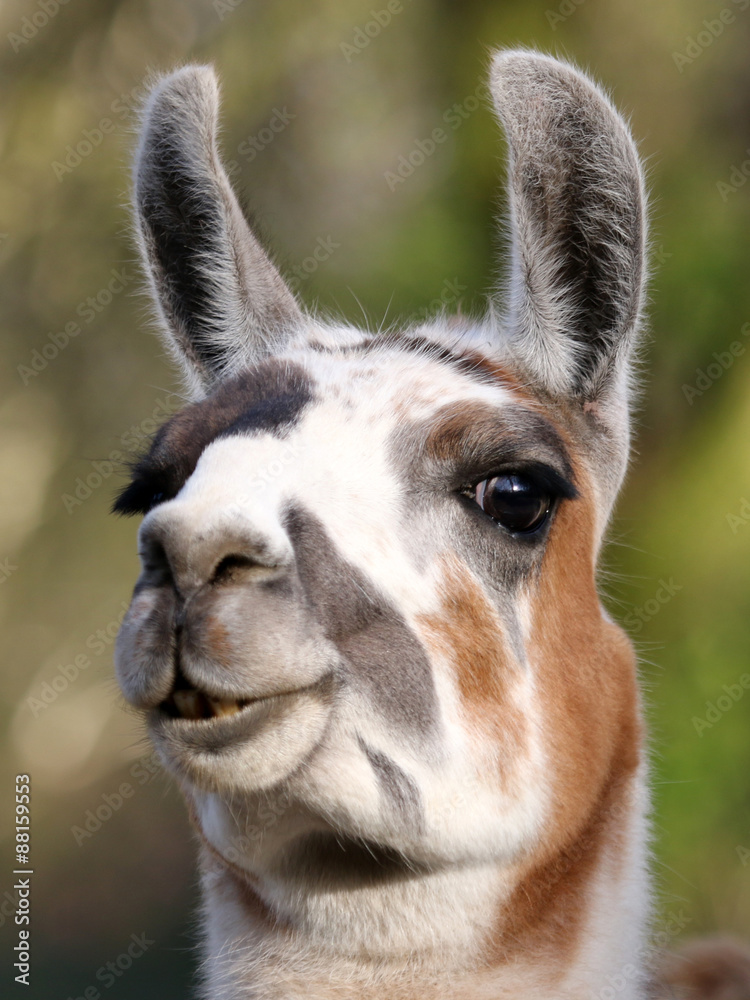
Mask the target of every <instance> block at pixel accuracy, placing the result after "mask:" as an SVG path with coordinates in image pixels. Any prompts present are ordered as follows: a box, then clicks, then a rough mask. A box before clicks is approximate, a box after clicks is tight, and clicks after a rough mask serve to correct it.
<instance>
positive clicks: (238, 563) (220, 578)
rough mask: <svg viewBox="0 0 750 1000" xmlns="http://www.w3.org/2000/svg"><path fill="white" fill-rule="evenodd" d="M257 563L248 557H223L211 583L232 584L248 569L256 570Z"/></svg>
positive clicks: (235, 555) (233, 554)
mask: <svg viewBox="0 0 750 1000" xmlns="http://www.w3.org/2000/svg"><path fill="white" fill-rule="evenodd" d="M257 568H258V563H257V562H256V561H255V560H254V559H251V558H250V557H249V556H243V555H239V554H237V553H230V555H228V556H224V558H223V559H222V560H221V562H220V563H219V564H218V565H217V567H216V569H215V570H214V572H213V576H212V577H211V582H212V583H232V582H234V581H235V580H237V579H238V578H239V577H240V576H243V575H244V574H245V573H246V571H247V570H249V569H257Z"/></svg>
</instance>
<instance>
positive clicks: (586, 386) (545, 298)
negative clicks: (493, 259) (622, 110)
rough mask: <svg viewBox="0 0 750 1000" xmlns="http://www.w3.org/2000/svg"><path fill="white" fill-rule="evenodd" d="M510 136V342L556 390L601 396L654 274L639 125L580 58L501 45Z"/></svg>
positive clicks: (499, 89)
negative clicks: (635, 131) (583, 68)
mask: <svg viewBox="0 0 750 1000" xmlns="http://www.w3.org/2000/svg"><path fill="white" fill-rule="evenodd" d="M491 89H492V95H493V98H494V102H495V106H496V110H497V114H498V116H499V118H500V121H501V123H502V125H503V128H504V130H505V133H506V136H507V139H508V145H509V151H510V152H509V165H508V185H509V201H510V218H511V230H512V258H511V268H510V276H509V289H508V316H507V320H508V331H509V333H508V336H509V347H510V350H511V352H512V354H513V357H514V358H515V360H516V362H517V363H518V364H519V365H520V366H521V368H522V369H523V370H524V372H525V373H526V375H527V376H528V377H529V379H530V380H531V381H532V382H533V383H534V384H536V385H537V386H539V387H540V388H542V389H543V390H545V391H547V392H549V393H551V394H552V395H554V396H562V397H566V396H567V397H574V398H578V399H580V400H583V401H592V400H596V399H598V398H599V397H600V396H601V395H602V393H603V391H604V390H605V388H606V387H607V386H608V385H609V383H610V382H612V381H617V382H620V381H621V380H622V379H623V378H627V362H628V358H629V357H630V355H631V349H632V346H633V342H634V339H635V336H636V333H637V328H638V324H639V319H640V314H641V308H642V302H643V287H644V280H645V238H646V237H645V230H646V220H645V208H644V205H645V195H644V185H643V175H642V172H641V167H640V163H639V159H638V155H637V153H636V150H635V146H634V144H633V140H632V138H631V136H630V132H629V130H628V128H627V126H626V124H625V122H624V121H623V119H622V118H621V117H620V115H619V114H618V113H617V111H616V110H615V109H614V108H613V106H612V104H611V103H610V102H609V100H608V99H607V97H606V96H605V95H604V93H603V92H602V91H601V90H600V89H599V88H598V87H597V86H596V85H595V84H594V83H592V82H591V81H590V80H589V79H588V78H587V77H586V76H584V75H583V74H582V73H581V72H579V71H578V70H577V69H574V68H573V67H572V66H569V65H567V64H565V63H561V62H559V61H557V60H556V59H552V58H550V57H549V56H543V55H540V54H538V53H535V52H529V51H523V50H519V51H504V52H499V53H497V54H496V55H495V57H494V59H493V62H492V70H491Z"/></svg>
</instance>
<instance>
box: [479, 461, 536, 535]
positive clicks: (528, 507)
mask: <svg viewBox="0 0 750 1000" xmlns="http://www.w3.org/2000/svg"><path fill="white" fill-rule="evenodd" d="M474 499H475V500H476V502H477V503H478V504H479V506H480V507H481V508H482V510H483V511H484V512H485V514H488V515H489V516H490V517H491V518H492V519H493V520H494V521H497V522H498V523H499V524H502V526H503V527H504V528H507V529H508V531H513V532H519V533H528V532H532V531H536V530H537V528H541V526H542V525H543V524H544V522H545V521H546V520H547V516H548V514H549V512H550V509H551V507H552V496H551V494H550V493H549V492H548V491H547V490H545V489H544V488H543V487H541V486H538V485H537V484H536V483H535V482H534V481H533V480H532V479H529V478H528V476H522V475H519V474H518V473H509V474H504V475H501V476H494V477H493V478H492V479H484V480H482V482H481V483H479V484H478V485H477V487H476V489H475V492H474Z"/></svg>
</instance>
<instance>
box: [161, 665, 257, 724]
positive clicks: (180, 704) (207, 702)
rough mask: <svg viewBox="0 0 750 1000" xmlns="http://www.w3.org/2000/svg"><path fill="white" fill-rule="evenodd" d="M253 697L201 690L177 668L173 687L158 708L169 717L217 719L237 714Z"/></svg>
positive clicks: (195, 719) (251, 701)
mask: <svg viewBox="0 0 750 1000" xmlns="http://www.w3.org/2000/svg"><path fill="white" fill-rule="evenodd" d="M255 700H256V699H254V698H218V697H216V696H215V695H211V694H208V692H206V691H201V690H200V689H199V688H197V687H195V685H194V684H191V682H190V681H189V680H188V679H187V677H185V675H184V674H183V673H182V672H181V671H179V670H178V673H177V678H176V680H175V684H174V687H173V688H172V692H171V694H170V695H169V697H168V698H165V699H164V701H163V702H161V704H160V705H159V710H160V712H161V713H162V714H163V715H166V716H168V717H169V718H170V719H188V720H191V721H198V720H201V719H217V718H220V717H222V716H227V715H237V714H238V713H239V712H241V711H242V709H243V708H247V706H248V705H250V704H252V703H253V701H255Z"/></svg>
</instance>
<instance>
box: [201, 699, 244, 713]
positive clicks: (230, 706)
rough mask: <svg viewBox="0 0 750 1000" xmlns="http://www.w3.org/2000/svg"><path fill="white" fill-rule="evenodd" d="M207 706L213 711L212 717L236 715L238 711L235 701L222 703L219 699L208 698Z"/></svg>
mask: <svg viewBox="0 0 750 1000" xmlns="http://www.w3.org/2000/svg"><path fill="white" fill-rule="evenodd" d="M207 700H208V704H209V705H210V706H211V708H212V709H213V713H214V715H236V714H237V712H239V710H240V705H239V702H237V701H222V700H221V699H219V698H208V699H207Z"/></svg>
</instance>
